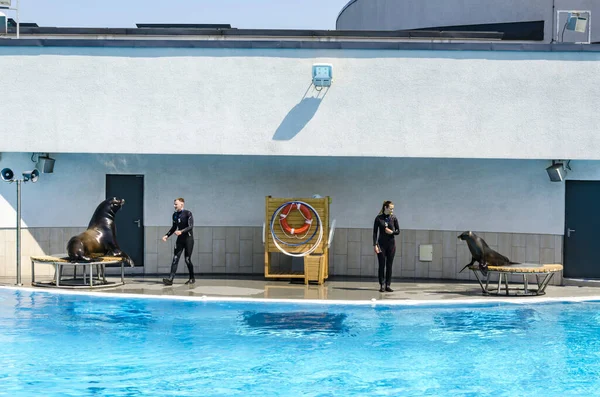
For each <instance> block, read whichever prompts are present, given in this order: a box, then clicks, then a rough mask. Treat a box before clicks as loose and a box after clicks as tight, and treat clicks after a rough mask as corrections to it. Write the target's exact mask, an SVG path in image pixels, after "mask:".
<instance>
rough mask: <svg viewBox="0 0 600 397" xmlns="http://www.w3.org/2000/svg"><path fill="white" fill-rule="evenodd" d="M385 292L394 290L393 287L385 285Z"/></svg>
mask: <svg viewBox="0 0 600 397" xmlns="http://www.w3.org/2000/svg"><path fill="white" fill-rule="evenodd" d="M385 292H394V290H393V289H391V288H390V286H389V285H388V286H386V287H385Z"/></svg>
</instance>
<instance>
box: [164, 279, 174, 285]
mask: <svg viewBox="0 0 600 397" xmlns="http://www.w3.org/2000/svg"><path fill="white" fill-rule="evenodd" d="M163 284H164V285H173V279H171V278H163Z"/></svg>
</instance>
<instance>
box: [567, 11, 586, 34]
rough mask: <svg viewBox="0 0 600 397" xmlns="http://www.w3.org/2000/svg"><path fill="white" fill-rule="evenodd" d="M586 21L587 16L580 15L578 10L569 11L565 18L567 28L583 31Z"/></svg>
mask: <svg viewBox="0 0 600 397" xmlns="http://www.w3.org/2000/svg"><path fill="white" fill-rule="evenodd" d="M587 23H588V18H587V16H586V15H581V13H580V12H571V13H569V16H568V19H567V30H572V31H574V32H580V33H585V29H586V27H587Z"/></svg>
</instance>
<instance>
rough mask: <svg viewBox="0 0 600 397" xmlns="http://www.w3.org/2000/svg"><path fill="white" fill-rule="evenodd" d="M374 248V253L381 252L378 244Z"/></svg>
mask: <svg viewBox="0 0 600 397" xmlns="http://www.w3.org/2000/svg"><path fill="white" fill-rule="evenodd" d="M374 248H375V253H376V254H378V253H380V252H381V250H380V249H379V246H378V245H376V246H375V247H374Z"/></svg>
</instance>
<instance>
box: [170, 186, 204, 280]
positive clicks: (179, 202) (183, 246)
mask: <svg viewBox="0 0 600 397" xmlns="http://www.w3.org/2000/svg"><path fill="white" fill-rule="evenodd" d="M184 204H185V200H184V199H183V198H182V197H179V198H177V199H175V201H174V203H173V206H174V207H175V212H174V213H173V226H171V229H170V230H169V231H168V232H167V234H165V235H164V236H163V238H162V240H163V241H167V239H168V238H169V237H170V236H171V235H172V234H175V235H176V236H177V240H176V241H175V252H174V254H173V262H172V263H171V274H169V278H163V284H165V285H173V279H174V278H175V273H176V272H177V265H178V264H179V258H180V257H181V253H182V252H184V251H185V264H186V265H187V268H188V272H189V274H190V278H189V280H188V281H186V284H194V283H195V282H196V278H195V277H194V265H193V264H192V258H191V257H192V251H193V249H194V230H193V229H194V217H193V215H192V212H191V211H188V210H186V209H183V206H184Z"/></svg>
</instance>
